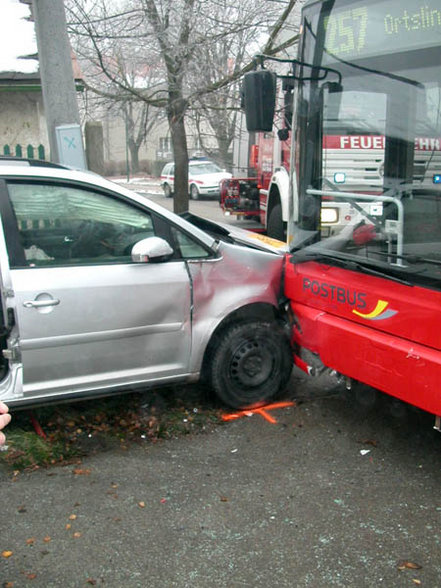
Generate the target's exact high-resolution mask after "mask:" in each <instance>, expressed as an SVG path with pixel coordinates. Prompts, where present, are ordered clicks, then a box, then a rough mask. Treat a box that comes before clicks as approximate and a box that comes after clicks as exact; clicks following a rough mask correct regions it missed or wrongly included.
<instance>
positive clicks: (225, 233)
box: [180, 212, 289, 255]
mask: <svg viewBox="0 0 441 588" xmlns="http://www.w3.org/2000/svg"><path fill="white" fill-rule="evenodd" d="M180 216H181V217H182V218H184V219H185V220H186V221H188V222H190V223H191V224H192V225H194V226H195V227H197V228H199V229H202V230H203V231H205V232H206V233H208V234H209V235H210V236H211V237H213V238H214V239H218V240H220V241H227V242H229V243H237V244H238V245H244V246H246V247H252V248H253V249H259V250H260V251H267V252H268V253H275V254H278V255H283V254H285V253H286V252H287V251H288V250H289V249H288V245H287V244H286V243H284V242H283V241H278V240H277V239H272V238H271V237H267V236H266V235H262V234H260V233H255V232H253V231H248V230H246V229H241V228H239V227H234V226H232V225H229V224H227V223H218V222H215V221H212V220H209V219H207V218H203V217H201V216H197V215H195V214H192V213H191V212H184V213H182V214H181V215H180Z"/></svg>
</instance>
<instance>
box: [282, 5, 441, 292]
mask: <svg viewBox="0 0 441 588" xmlns="http://www.w3.org/2000/svg"><path fill="white" fill-rule="evenodd" d="M437 4H438V3H437V2H436V0H387V1H382V2H378V1H375V0H369V1H367V0H365V1H364V2H360V1H359V0H358V1H351V0H327V1H325V2H320V1H311V2H307V3H306V5H305V7H304V10H303V22H302V25H303V35H302V39H301V44H300V52H299V62H300V63H301V64H303V65H302V66H300V68H299V69H300V72H299V78H300V81H299V84H298V88H297V108H296V112H297V115H296V121H295V139H296V163H297V174H296V184H297V185H296V193H297V194H298V206H297V208H295V227H294V230H293V235H294V236H295V234H296V230H297V231H298V235H303V236H306V235H308V241H305V242H307V243H308V246H307V247H306V248H305V247H303V249H302V252H303V255H306V256H309V258H313V257H314V256H318V257H322V258H325V259H329V260H330V262H332V259H336V260H338V263H342V260H343V261H344V260H350V261H351V262H352V263H353V262H356V263H358V264H360V265H363V266H369V267H370V268H376V269H377V270H378V271H382V272H386V273H390V274H397V273H398V274H400V275H405V277H406V279H407V280H410V281H411V282H412V283H414V282H415V283H416V282H424V283H427V282H429V283H430V285H431V286H432V287H435V288H441V42H440V39H441V9H438V8H437ZM305 64H308V66H306V65H305ZM311 235H313V237H311ZM305 238H306V237H305ZM300 242H301V240H300V238H297V240H296V239H294V240H293V245H294V247H296V248H298V247H299V246H300ZM311 242H312V244H311Z"/></svg>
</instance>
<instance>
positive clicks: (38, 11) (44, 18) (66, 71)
mask: <svg viewBox="0 0 441 588" xmlns="http://www.w3.org/2000/svg"><path fill="white" fill-rule="evenodd" d="M32 8H33V15H34V19H35V29H36V34H37V47H38V60H39V64H40V77H41V85H42V91H43V104H44V111H45V117H46V121H47V128H48V135H49V146H50V151H51V161H53V162H55V163H60V153H59V149H58V145H57V140H56V132H55V129H56V127H59V126H62V125H70V124H74V125H80V115H79V111H78V104H77V97H76V90H75V82H74V75H73V69H72V58H71V48H70V43H69V38H68V35H67V28H66V14H65V12H64V4H63V0H32ZM81 148H82V145H81Z"/></svg>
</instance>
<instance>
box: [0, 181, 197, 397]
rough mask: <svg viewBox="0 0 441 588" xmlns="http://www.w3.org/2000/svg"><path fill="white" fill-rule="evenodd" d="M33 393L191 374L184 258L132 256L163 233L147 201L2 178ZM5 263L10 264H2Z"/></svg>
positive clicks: (26, 385) (27, 391) (22, 345)
mask: <svg viewBox="0 0 441 588" xmlns="http://www.w3.org/2000/svg"><path fill="white" fill-rule="evenodd" d="M0 199H1V207H2V218H3V226H4V228H5V234H6V242H7V246H8V254H9V274H10V276H9V277H10V284H11V290H12V293H11V295H13V297H14V304H15V313H16V322H17V326H18V330H19V335H20V339H19V352H20V354H21V361H22V364H23V390H24V396H25V397H27V398H29V399H31V398H40V397H48V396H51V395H52V396H53V395H65V394H79V393H82V394H87V393H88V392H91V391H96V390H102V391H107V390H109V389H118V388H121V387H127V386H130V385H135V384H140V383H142V382H151V381H169V380H174V379H176V378H182V377H183V375H184V374H186V373H187V372H188V366H189V357H190V349H191V319H190V306H191V304H190V301H191V292H190V283H189V277H188V273H187V270H186V267H185V263H184V262H183V261H180V260H173V259H171V260H168V261H163V262H161V263H142V264H140V263H133V262H132V260H131V256H130V252H131V248H132V246H133V245H134V244H135V243H136V242H138V241H140V240H142V239H144V238H147V237H149V236H154V235H155V234H156V231H155V218H154V215H152V214H151V213H150V212H149V210H148V209H147V208H146V207H142V206H141V205H139V204H137V203H135V202H132V201H128V200H127V199H122V198H121V197H118V196H117V195H116V194H111V193H106V192H101V191H99V190H97V189H95V188H91V187H85V186H84V185H75V184H69V183H62V182H51V181H49V180H48V181H45V182H41V181H39V182H37V181H33V182H32V181H11V182H8V184H7V187H6V186H3V190H2V189H1V187H0ZM2 271H3V268H2Z"/></svg>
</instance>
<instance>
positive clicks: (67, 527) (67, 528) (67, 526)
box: [66, 523, 72, 531]
mask: <svg viewBox="0 0 441 588" xmlns="http://www.w3.org/2000/svg"><path fill="white" fill-rule="evenodd" d="M71 527H72V525H71V524H70V523H67V525H66V530H67V531H69V529H70V528H71Z"/></svg>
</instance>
